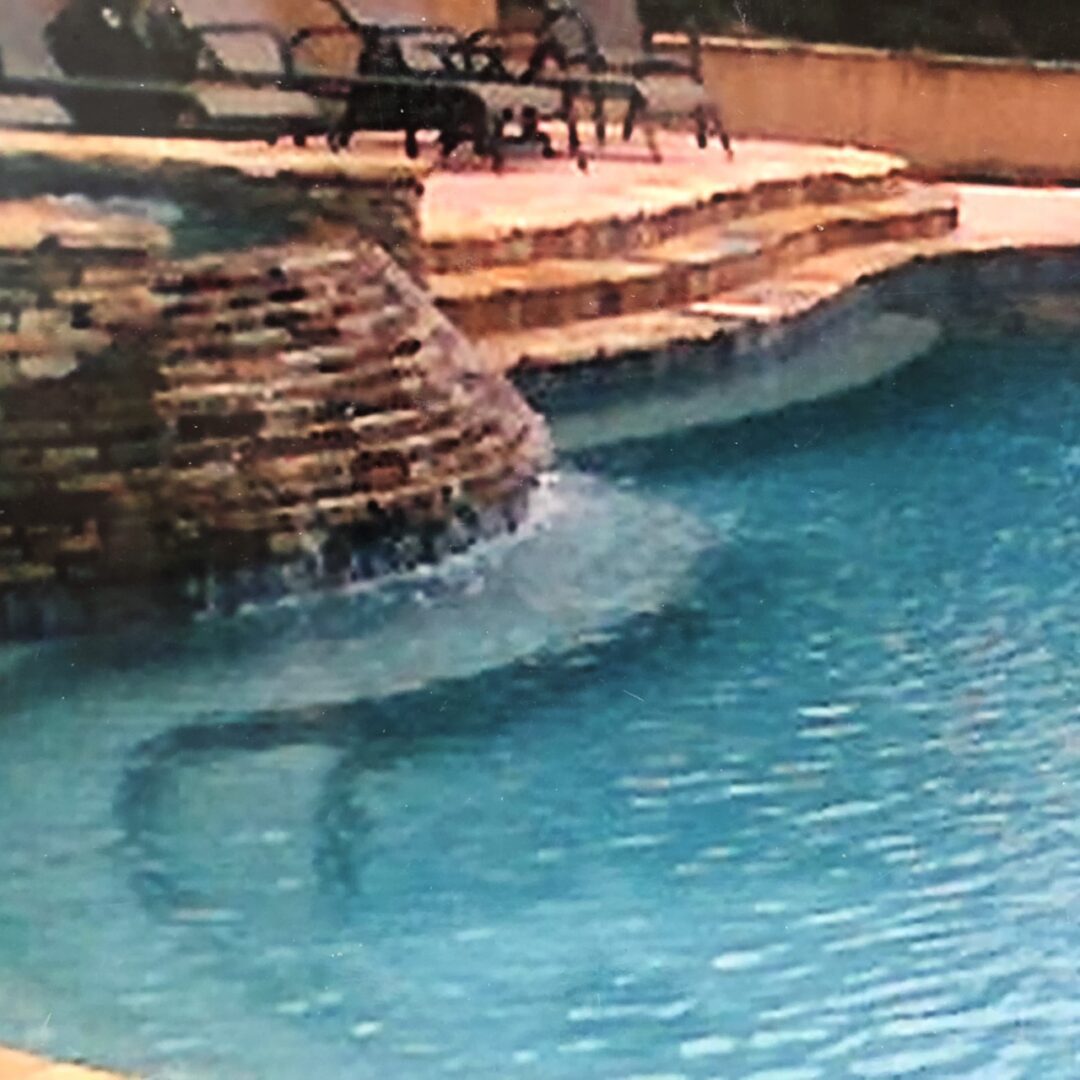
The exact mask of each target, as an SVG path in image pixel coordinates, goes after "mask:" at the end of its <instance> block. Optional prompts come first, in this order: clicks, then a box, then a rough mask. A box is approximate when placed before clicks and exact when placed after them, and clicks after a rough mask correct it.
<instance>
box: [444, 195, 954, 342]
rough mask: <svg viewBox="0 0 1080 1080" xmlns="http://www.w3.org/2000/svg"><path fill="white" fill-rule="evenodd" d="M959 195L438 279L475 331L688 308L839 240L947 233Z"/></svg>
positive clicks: (806, 215)
mask: <svg viewBox="0 0 1080 1080" xmlns="http://www.w3.org/2000/svg"><path fill="white" fill-rule="evenodd" d="M956 220H957V211H956V204H955V201H954V200H953V198H952V197H951V196H950V195H948V194H946V193H943V192H942V191H940V190H937V189H933V188H926V187H923V186H920V185H912V184H908V185H905V186H903V187H901V188H899V189H896V190H894V192H893V193H892V194H891V195H890V197H889V198H885V199H877V200H873V201H861V202H841V203H823V204H814V205H809V204H808V205H798V206H794V207H787V208H784V209H781V210H772V211H769V212H766V213H762V214H759V215H756V216H753V217H747V218H744V219H741V220H739V221H733V222H729V223H727V224H726V225H720V226H710V227H708V228H705V229H700V230H698V231H697V232H694V233H691V234H688V235H685V236H679V237H676V238H674V239H671V240H666V241H663V242H662V243H659V244H655V245H653V246H651V247H648V248H644V249H641V250H639V251H637V252H634V253H633V254H632V255H631V256H629V257H627V258H624V259H545V260H540V261H538V262H535V263H531V264H529V265H527V266H501V267H490V268H486V269H481V270H475V271H472V272H470V273H454V274H439V275H435V276H434V277H433V278H432V279H431V287H432V289H433V291H434V293H435V296H436V298H437V300H438V302H439V305H440V307H441V308H442V309H443V310H444V311H445V312H446V314H447V315H448V316H449V317H450V318H451V319H452V320H453V321H454V322H455V323H456V324H457V325H458V326H459V327H460V328H461V329H462V330H463V331H464V332H465V333H466V334H467V335H469V336H470V337H472V338H474V339H478V340H482V339H485V338H488V337H491V336H492V335H502V334H512V333H516V332H519V331H529V332H532V333H533V334H536V333H538V332H542V331H545V330H549V329H552V328H557V327H562V326H566V325H569V324H571V323H577V322H582V321H586V320H590V319H593V320H610V319H612V318H617V317H620V316H631V315H638V314H645V313H649V312H657V311H660V310H666V309H672V308H676V309H677V308H679V307H682V306H685V305H687V304H693V303H697V302H701V301H705V300H708V299H711V298H713V297H715V296H716V295H717V294H720V293H724V292H728V291H731V290H735V289H738V288H741V287H744V286H748V285H751V284H752V283H754V282H756V281H760V280H762V279H766V278H772V277H775V276H776V275H777V274H780V273H782V272H783V271H784V270H785V269H786V268H787V267H790V266H792V265H794V264H797V263H799V262H801V261H803V260H806V259H811V258H815V257H817V256H819V255H821V254H823V253H826V252H829V251H833V250H836V249H838V248H846V247H855V246H863V245H866V244H875V243H880V242H883V241H912V240H916V239H920V238H926V237H936V236H942V235H944V234H946V233H948V232H949V231H951V230H952V229H953V228H954V227H955V225H956Z"/></svg>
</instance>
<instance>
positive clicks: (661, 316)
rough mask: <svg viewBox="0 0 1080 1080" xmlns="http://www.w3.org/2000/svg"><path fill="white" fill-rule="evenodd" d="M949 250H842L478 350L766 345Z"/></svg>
mask: <svg viewBox="0 0 1080 1080" xmlns="http://www.w3.org/2000/svg"><path fill="white" fill-rule="evenodd" d="M949 250H951V245H950V243H949V240H948V239H947V237H944V236H930V237H917V238H915V239H911V240H906V241H893V240H885V241H881V242H879V243H876V244H869V245H865V246H860V247H844V248H838V249H834V250H833V251H830V252H827V253H825V254H821V255H817V256H814V257H812V258H809V259H805V260H802V261H800V262H798V263H796V264H794V265H792V266H789V267H787V268H785V269H783V270H781V271H778V272H776V273H775V274H773V275H770V276H769V277H767V278H762V279H760V280H758V281H755V282H752V283H749V284H746V285H742V286H739V287H737V288H734V289H729V290H725V291H722V292H719V293H717V294H715V295H713V296H710V297H708V298H706V299H703V300H698V301H695V302H692V303H689V304H682V305H676V306H672V307H669V308H665V309H664V310H661V311H653V312H648V313H641V314H633V315H623V316H616V317H613V318H606V319H584V320H579V321H577V322H574V323H569V324H566V325H563V326H558V327H551V328H548V329H544V330H527V331H518V332H515V333H505V334H493V335H491V336H489V337H487V338H484V339H483V340H481V341H480V343H479V349H480V353H481V355H482V356H483V358H484V360H485V362H486V363H487V364H488V365H489V366H490V367H491V368H492V369H494V370H499V371H510V370H513V369H530V368H532V369H537V368H553V367H559V366H563V365H572V364H583V363H592V362H600V361H609V360H611V359H613V358H625V359H628V360H631V359H634V358H635V357H640V356H645V355H649V354H652V355H655V354H657V353H659V352H661V351H662V350H677V349H680V348H684V347H701V346H703V345H706V344H716V345H717V346H718V347H720V348H722V349H723V350H725V351H727V352H729V353H730V352H738V351H740V350H742V349H744V348H745V349H750V348H753V347H755V346H756V345H758V344H760V343H761V341H762V339H763V337H764V336H765V335H767V334H768V332H769V331H770V329H771V328H773V327H776V326H778V325H780V324H783V323H785V322H788V321H790V320H794V319H797V318H799V317H800V316H803V315H806V314H809V313H810V312H811V311H813V310H815V309H816V308H818V307H820V306H821V305H823V304H825V303H828V302H829V301H831V300H834V299H836V298H838V297H839V296H840V295H841V294H842V293H844V292H845V291H847V290H848V289H850V288H851V287H852V286H854V285H857V284H858V283H859V282H861V281H865V280H869V279H871V278H874V277H877V276H879V275H882V274H885V273H887V272H888V271H890V270H892V269H895V268H896V267H899V266H903V265H905V264H906V263H909V262H912V261H914V260H917V259H920V258H933V257H935V256H936V255H938V254H942V253H945V252H947V251H949Z"/></svg>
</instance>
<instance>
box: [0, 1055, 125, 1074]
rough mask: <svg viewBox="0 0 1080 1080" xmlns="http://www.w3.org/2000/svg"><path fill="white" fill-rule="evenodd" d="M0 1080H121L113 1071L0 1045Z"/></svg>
mask: <svg viewBox="0 0 1080 1080" xmlns="http://www.w3.org/2000/svg"><path fill="white" fill-rule="evenodd" d="M0 1080H122V1078H121V1077H119V1076H117V1075H116V1074H115V1073H108V1072H103V1071H101V1070H99V1069H91V1068H87V1067H86V1066H83V1065H64V1064H58V1063H56V1062H50V1061H46V1060H45V1059H44V1058H39V1057H35V1056H34V1055H33V1054H25V1053H22V1052H21V1051H18V1050H6V1049H4V1048H3V1047H0Z"/></svg>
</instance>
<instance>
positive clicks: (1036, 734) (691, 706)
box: [0, 340, 1080, 1080]
mask: <svg viewBox="0 0 1080 1080" xmlns="http://www.w3.org/2000/svg"><path fill="white" fill-rule="evenodd" d="M597 441H598V440H595V439H593V440H590V441H589V448H588V449H583V450H581V451H580V452H578V453H577V454H575V455H573V456H571V457H569V458H567V459H566V460H565V461H564V463H563V465H564V470H563V471H564V475H563V476H562V477H561V479H560V480H559V481H558V482H557V483H554V484H553V485H551V487H550V489H549V490H548V491H546V492H545V493H544V495H543V497H542V500H541V512H540V514H539V516H538V523H537V525H536V526H535V527H534V528H533V529H531V530H530V531H528V533H527V535H525V536H523V537H520V538H516V539H515V540H513V541H508V542H504V543H502V545H501V546H498V545H497V546H496V547H495V548H494V549H491V550H488V551H486V552H484V553H480V554H476V555H473V556H471V557H470V558H468V559H466V560H463V561H461V562H459V563H457V564H455V566H454V567H452V568H450V569H449V570H447V571H443V572H440V573H439V574H431V575H427V576H425V577H423V578H419V579H417V578H413V579H404V580H403V581H400V582H398V583H396V584H395V585H393V586H391V587H388V588H385V589H380V590H376V591H375V592H374V593H361V594H357V595H355V596H353V597H336V598H330V599H327V600H326V601H324V602H322V603H321V604H319V605H316V606H308V607H303V608H292V609H284V610H281V609H277V610H274V611H271V612H260V613H253V614H251V615H249V616H246V617H245V618H243V619H239V620H234V621H231V622H229V623H226V624H218V623H215V622H214V621H213V620H208V621H207V622H205V623H203V624H201V625H200V626H198V627H195V628H192V629H190V630H188V631H182V630H177V631H174V632H171V633H170V634H168V635H163V636H162V637H160V638H158V639H157V640H153V641H151V640H147V639H146V638H145V637H143V638H142V639H117V640H114V641H103V640H98V641H94V642H86V643H82V644H80V645H78V646H74V645H59V644H58V645H55V646H51V647H49V648H47V649H43V650H35V649H30V648H22V649H13V648H9V649H8V650H6V651H5V652H3V653H0V678H2V679H3V680H4V682H3V692H2V695H3V696H2V697H0V700H2V701H3V707H4V713H5V715H4V717H3V722H2V723H0V792H2V798H0V835H2V836H3V838H4V842H3V845H2V846H0V1041H5V1040H6V1041H9V1042H14V1043H18V1044H20V1045H23V1046H29V1047H35V1048H39V1049H41V1050H43V1051H46V1052H49V1053H53V1054H58V1055H62V1056H73V1055H78V1056H84V1057H88V1058H91V1059H96V1060H99V1061H106V1062H108V1063H109V1064H112V1065H114V1066H118V1067H124V1068H131V1069H137V1070H139V1071H141V1072H142V1073H143V1074H144V1075H147V1076H153V1077H162V1078H169V1080H180V1078H185V1080H187V1078H191V1080H195V1078H199V1080H208V1078H219V1077H220V1078H229V1080H235V1078H247V1077H251V1078H260V1080H262V1078H269V1080H275V1078H278V1077H280V1078H289V1080H292V1078H295V1077H297V1076H310V1077H318V1078H319V1080H335V1078H339V1077H340V1078H346V1077H348V1078H364V1077H372V1078H376V1077H377V1078H389V1077H393V1078H397V1077H401V1078H406V1080H412V1078H417V1080H427V1078H434V1077H444V1076H450V1077H452V1076H460V1077H466V1078H469V1080H481V1078H493V1080H495V1078H498V1080H506V1078H515V1077H522V1078H529V1077H535V1078H543V1080H549V1078H552V1080H553V1078H568V1080H569V1078H574V1080H580V1078H584V1077H589V1078H592V1077H597V1078H610V1080H630V1078H636V1080H644V1078H650V1080H660V1078H664V1080H674V1078H687V1080H699V1078H701V1080H704V1078H707V1077H723V1078H746V1080H751V1078H752V1080H819V1078H820V1080H828V1078H832V1077H848V1076H851V1077H897V1076H918V1077H920V1078H927V1077H932V1078H938V1077H950V1078H951V1077H973V1078H974V1077H978V1078H980V1080H981V1078H987V1077H995V1078H1006V1077H1032V1078H1038V1080H1055V1078H1071V1077H1074V1076H1076V1075H1078V1074H1080V920H1078V919H1077V912H1078V911H1080V844H1078V839H1080V837H1078V832H1080V826H1078V821H1080V728H1078V723H1080V688H1078V681H1077V660H1078V658H1080V574H1078V570H1080V348H1077V347H1076V346H1075V345H1066V344H1053V343H1049V342H1043V343H1035V342H1032V341H1024V340H1002V341H999V342H997V343H995V344H986V343H982V344H975V343H973V342H963V341H960V342H957V341H952V342H951V343H943V344H938V345H937V346H936V347H935V348H934V350H933V352H932V353H931V354H929V355H928V356H927V357H926V358H924V359H923V360H921V361H918V362H916V363H914V364H912V365H911V366H909V367H907V368H905V369H904V370H902V371H900V372H899V373H895V374H893V375H890V376H888V377H886V378H884V379H883V380H881V381H879V382H877V383H875V384H874V385H872V386H870V387H867V388H864V389H862V390H858V391H855V392H852V393H850V394H847V395H845V396H843V397H840V398H835V399H832V400H829V401H826V402H819V403H816V404H810V405H801V406H797V407H794V408H791V409H788V410H786V411H784V412H782V413H779V414H777V415H772V416H766V417H761V418H757V419H752V420H746V421H743V422H741V423H738V424H734V425H729V426H706V427H702V428H698V429H696V430H694V431H691V432H686V433H683V434H667V435H663V434H657V433H654V435H653V437H650V438H648V439H641V440H639V441H636V442H633V443H625V444H619V445H609V446H599V445H596V443H597Z"/></svg>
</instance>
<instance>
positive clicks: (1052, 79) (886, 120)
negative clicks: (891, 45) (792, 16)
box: [704, 38, 1080, 180]
mask: <svg viewBox="0 0 1080 1080" xmlns="http://www.w3.org/2000/svg"><path fill="white" fill-rule="evenodd" d="M704 65H705V74H706V79H707V81H708V83H709V85H710V86H711V87H713V88H714V89H715V90H716V92H717V93H718V95H719V97H720V100H721V102H722V104H723V107H724V114H725V118H726V119H727V122H728V124H729V126H730V128H731V129H732V131H733V132H734V133H735V134H736V135H769V136H777V137H782V138H791V139H815V140H824V141H829V142H848V143H857V144H860V145H863V146H868V147H875V148H882V149H887V150H893V151H896V152H897V153H900V154H902V155H904V156H905V157H907V158H909V159H910V160H911V161H912V163H913V164H914V165H915V166H917V167H919V168H921V169H922V170H924V171H926V172H928V173H932V174H939V175H950V176H963V175H966V176H997V177H1001V178H1014V179H1055V180H1063V179H1080V65H1072V66H1067V65H1048V64H1023V63H1019V62H1015V61H997V60H977V59H972V58H967V57H945V56H930V55H918V54H911V53H887V52H882V51H878V50H872V49H856V48H848V47H837V46H809V45H801V44H791V43H785V42H771V41H754V42H747V41H740V40H738V39H730V38H711V39H709V40H708V41H707V42H706V45H705V55H704Z"/></svg>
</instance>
